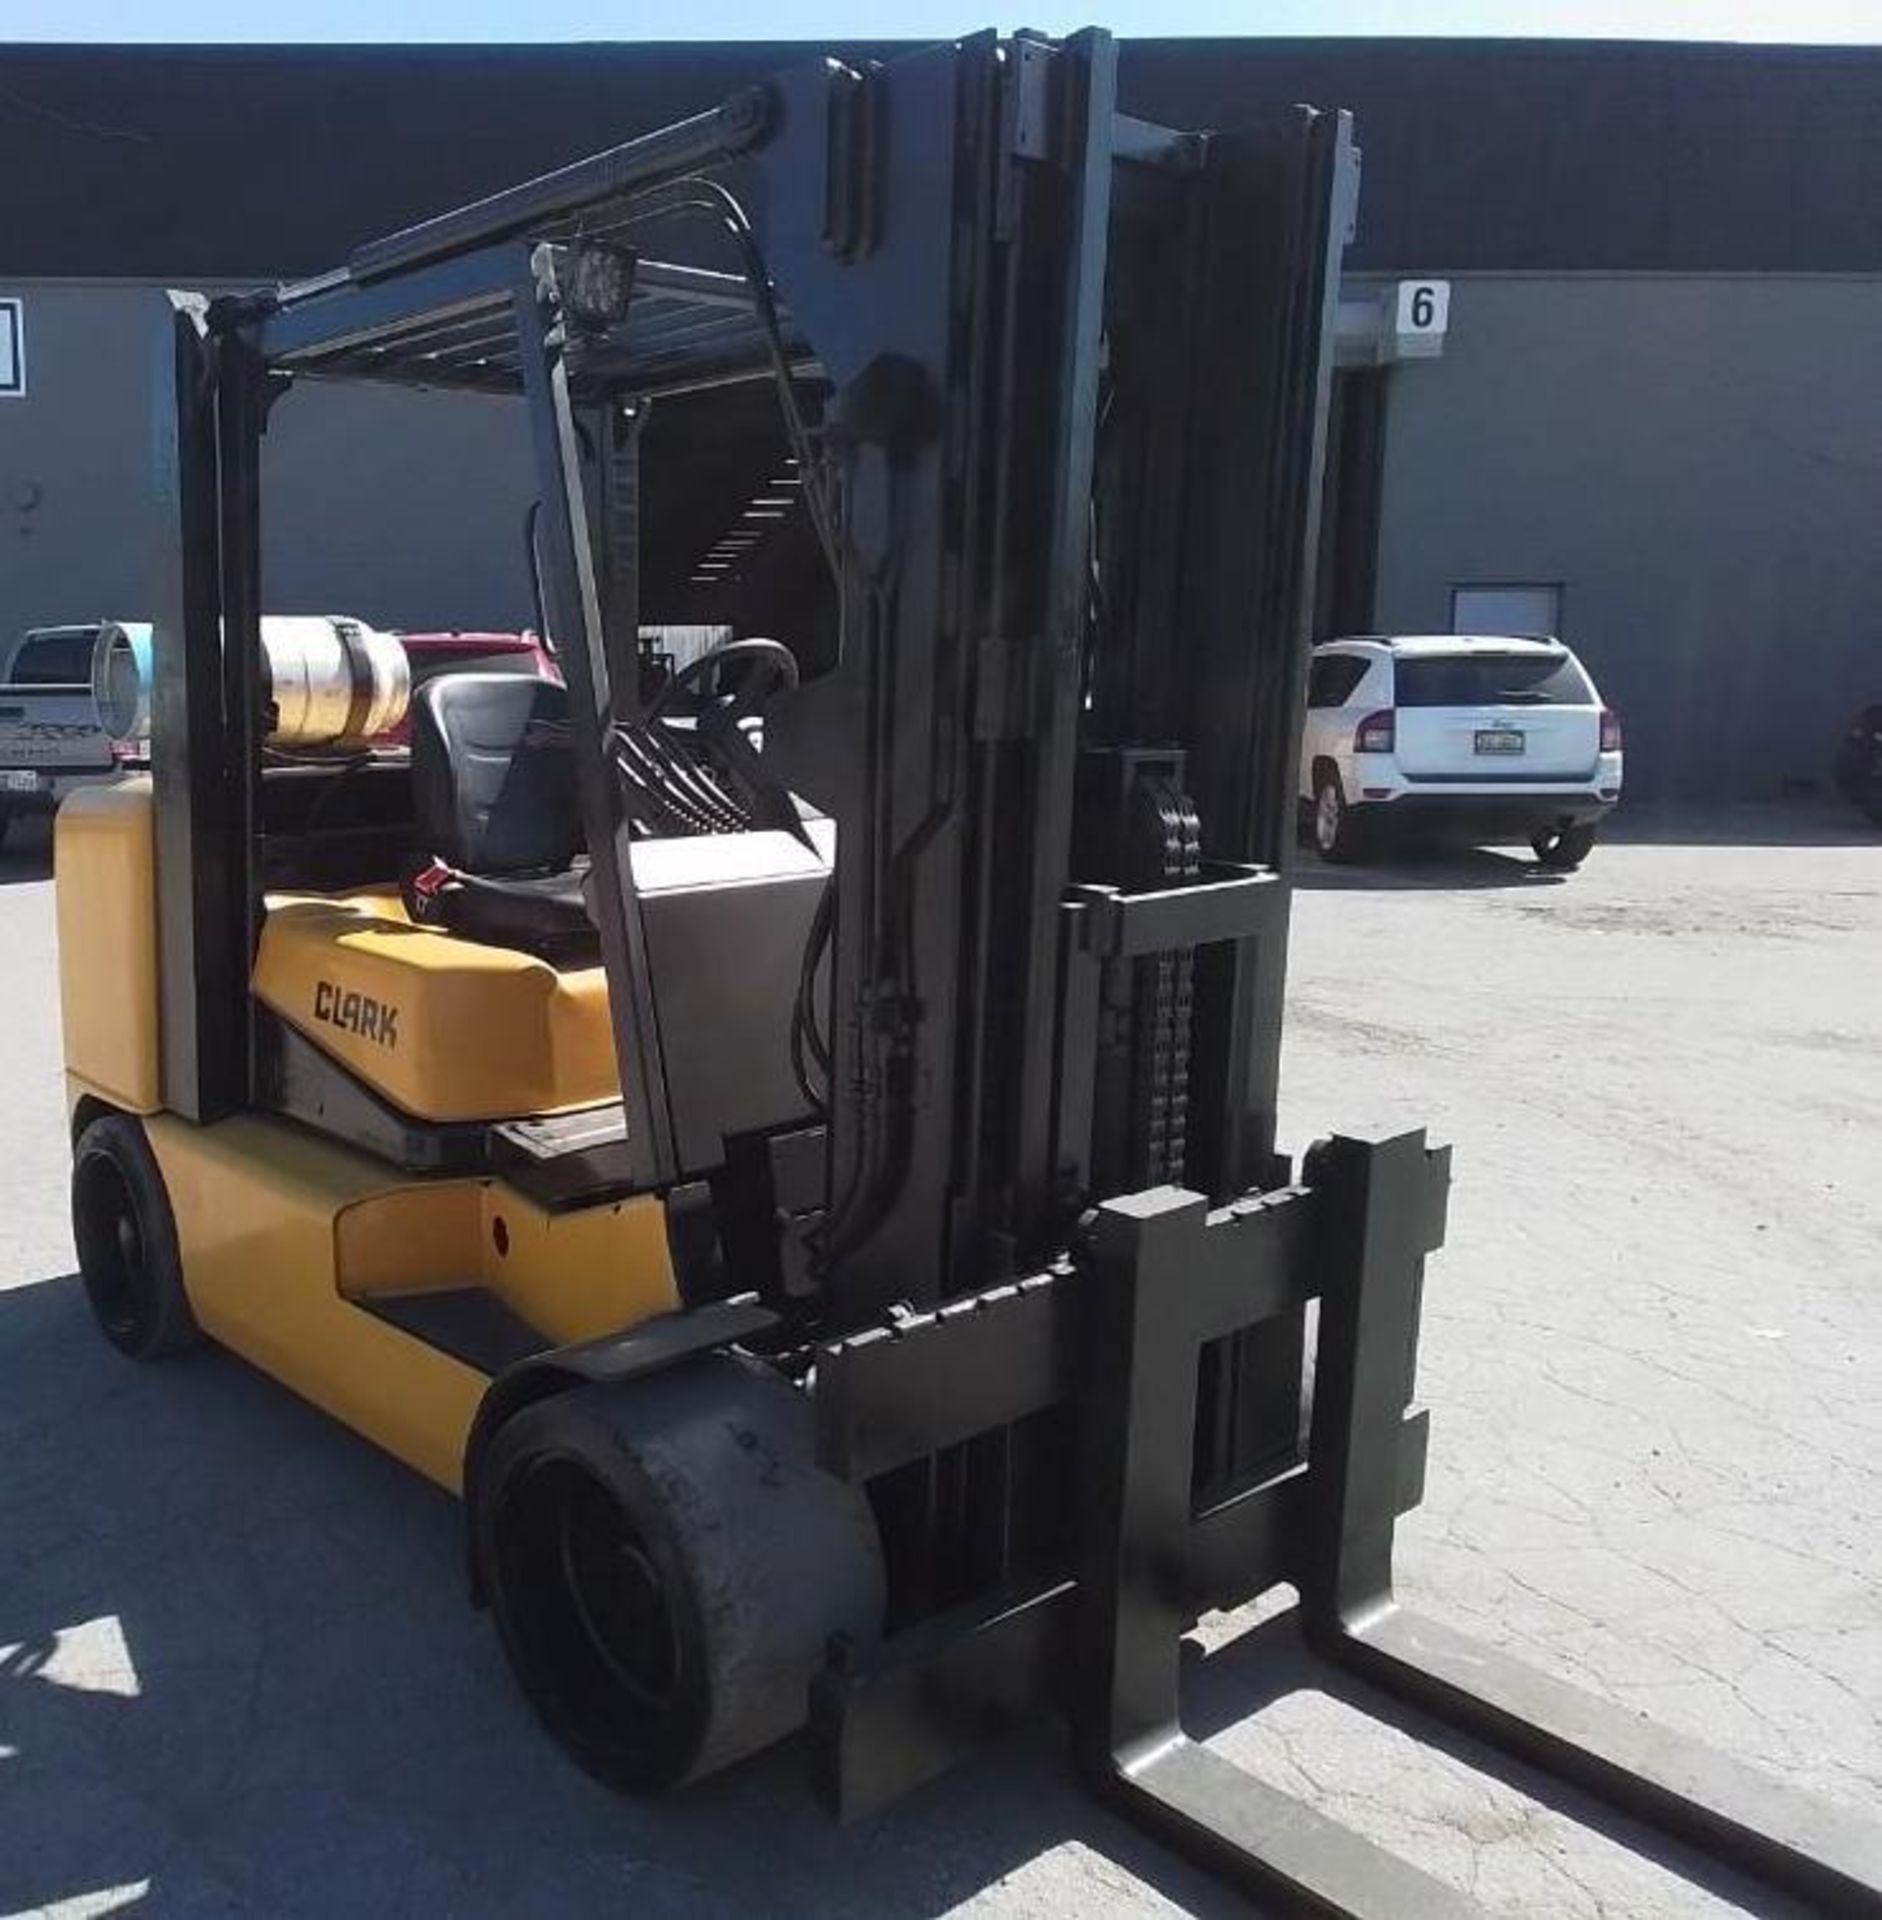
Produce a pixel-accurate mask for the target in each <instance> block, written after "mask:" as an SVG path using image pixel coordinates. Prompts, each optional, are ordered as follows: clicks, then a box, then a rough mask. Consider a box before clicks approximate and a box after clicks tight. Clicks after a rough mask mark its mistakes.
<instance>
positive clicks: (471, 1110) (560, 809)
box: [254, 673, 835, 1171]
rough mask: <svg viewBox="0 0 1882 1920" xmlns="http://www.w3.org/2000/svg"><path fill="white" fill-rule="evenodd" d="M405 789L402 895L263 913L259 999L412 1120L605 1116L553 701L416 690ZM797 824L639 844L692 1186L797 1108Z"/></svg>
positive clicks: (802, 860)
mask: <svg viewBox="0 0 1882 1920" xmlns="http://www.w3.org/2000/svg"><path fill="white" fill-rule="evenodd" d="M410 792H411V804H412V812H413V815H414V816H415V817H414V819H413V820H412V822H411V823H410V825H409V826H408V827H407V829H406V835H407V837H406V841H405V854H404V858H403V863H402V864H403V867H404V872H405V878H404V880H403V882H402V883H401V884H400V885H397V886H394V885H392V884H390V883H386V882H380V883H377V884H366V885H357V884H356V885H354V886H351V887H348V888H341V889H339V890H335V891H311V890H308V889H306V888H304V887H296V888H283V889H281V890H280V891H276V892H273V893H271V894H270V895H269V897H268V899H267V903H266V915H265V918H264V921H263V925H262V929H261V935H260V940H259V945H258V949H257V955H256V963H255V971H254V991H255V995H256V997H257V998H258V999H259V1000H260V1001H261V1002H262V1004H263V1005H264V1006H266V1007H267V1008H269V1009H270V1010H271V1011H272V1012H273V1013H274V1014H276V1015H278V1016H279V1018H280V1019H281V1020H282V1021H283V1022H284V1023H285V1024H286V1025H287V1026H288V1027H290V1028H292V1029H293V1030H294V1031H295V1032H296V1033H298V1034H299V1035H300V1036H301V1037H302V1038H303V1039H305V1040H306V1041H307V1042H308V1043H310V1044H311V1045H312V1046H313V1047H315V1048H317V1049H318V1050H319V1051H320V1052H321V1053H322V1054H324V1055H326V1056H327V1057H328V1058H329V1059H330V1060H332V1061H334V1062H336V1063H337V1064H338V1065H339V1066H341V1067H342V1068H344V1069H345V1071H346V1072H347V1073H348V1074H349V1075H350V1076H352V1077H353V1078H354V1079H356V1080H357V1081H359V1082H361V1083H363V1084H364V1086H365V1087H367V1088H368V1089H369V1090H370V1091H371V1092H372V1093H373V1094H375V1095H377V1096H378V1097H379V1098H380V1099H381V1100H383V1101H385V1102H387V1103H389V1104H390V1106H391V1107H393V1108H394V1109H396V1110H397V1111H398V1113H400V1114H402V1115H404V1116H407V1117H409V1118H410V1119H412V1120H415V1121H418V1122H423V1123H429V1124H431V1125H433V1126H439V1127H449V1126H461V1125H463V1124H465V1123H495V1122H502V1121H509V1120H516V1119H530V1118H547V1117H552V1116H559V1115H568V1114H575V1113H579V1112H581V1111H582V1110H584V1109H590V1108H602V1107H606V1106H609V1105H611V1104H612V1103H614V1102H617V1101H618V1100H619V1099H620V1096H621V1084H620V1075H619V1072H618V1069H617V1065H616V1057H617V1056H616V1049H615V1040H614V1030H613V1019H612V1014H611V1010H610V1005H609V997H608V989H607V976H606V970H605V968H604V966H603V964H602V956H601V946H600V938H599V935H598V934H597V932H596V928H595V924H594V921H593V919H592V918H591V917H590V913H589V892H590V887H591V876H590V872H589V867H588V862H587V860H586V858H585V856H584V855H583V854H582V852H581V846H582V831H581V821H580V810H579V807H578V805H577V802H576V793H575V781H574V774H573V766H572V755H571V751H570V734H569V724H568V696H567V693H566V692H565V690H564V688H563V687H562V686H561V685H560V684H559V683H558V682H555V681H550V680H539V679H526V678H521V677H517V676H512V675H496V674H483V673H461V674H451V675H447V676H443V677H440V678H439V679H436V680H434V681H432V682H430V683H428V684H427V685H426V686H425V687H423V688H422V689H421V690H420V692H419V695H418V697H417V698H416V699H415V700H414V702H413V704H412V747H411V768H410ZM791 818H792V829H794V830H788V829H786V828H785V827H783V826H764V825H747V826H743V827H740V828H739V829H738V830H736V831H722V832H700V831H697V830H695V831H692V832H675V833H669V834H666V835H660V834H649V835H648V836H647V837H644V838H640V839H637V840H636V841H635V842H634V843H633V847H632V874H633V881H634V893H635V898H636V904H637V908H638V913H637V920H638V925H639V927H640V929H641V934H642V937H643V939H644V941H645V945H646V953H647V966H648V970H649V973H650V975H651V984H652V988H653V994H654V999H655V1002H656V1004H657V1006H658V1009H659V1039H660V1046H659V1056H658V1057H659V1059H660V1063H661V1069H662V1075H663V1078H664V1082H665V1086H664V1095H665V1103H666V1107H667V1111H668V1113H669V1115H670V1117H671V1122H672V1129H673V1134H674V1140H675V1146H676V1149H677V1152H678V1156H679V1159H680V1162H681V1165H682V1167H683V1168H684V1169H685V1170H687V1171H703V1170H705V1169H707V1168H710V1167H713V1166H716V1165H718V1164H719V1162H720V1161H721V1160H722V1159H723V1158H724V1155H725V1144H724V1143H725V1140H726V1138H727V1136H729V1135H737V1134H741V1133H744V1132H748V1131H752V1130H756V1129H761V1128H770V1127H776V1126H779V1125H781V1124H785V1123H788V1122H790V1121H792V1120H794V1119H796V1118H798V1117H799V1116H800V1115H801V1114H802V1113H804V1112H805V1111H806V1110H807V1105H808V1102H807V1100H806V1097H805V1094H804V1092H803V1091H802V1089H801V1085H800V1082H799V1078H798V1075H797V1072H796V1069H795V1068H794V1066H793V1060H792V1044H791V1042H792V1031H793V1020H794V1015H795V1010H796V1008H797V1005H798V1001H799V997H800V995H801V993H802V991H803V978H804V973H805V970H806V965H807V959H806V956H807V954H808V953H809V952H810V949H811V947H812V945H813V942H814V939H815V937H816V934H817V921H818V910H819V907H820V905H821V903H822V901H823V898H824V894H825V891H826V888H827V885H828V877H829V870H830V862H831V857H832V854H833V850H834V844H835V828H834V825H833V823H832V822H830V821H828V820H825V819H822V818H816V817H810V818H801V819H800V818H798V817H797V815H796V813H795V812H793V814H792V817H791ZM318 837H319V836H316V838H318ZM299 851H300V854H301V856H302V858H303V859H305V858H306V857H307V856H308V854H309V853H310V852H311V851H312V850H311V849H310V848H309V847H308V846H307V844H306V843H305V842H303V843H302V844H301V846H300V849H299ZM728 962H729V964H728ZM304 1117H310V1118H314V1119H316V1122H318V1118H319V1116H317V1115H309V1116H304Z"/></svg>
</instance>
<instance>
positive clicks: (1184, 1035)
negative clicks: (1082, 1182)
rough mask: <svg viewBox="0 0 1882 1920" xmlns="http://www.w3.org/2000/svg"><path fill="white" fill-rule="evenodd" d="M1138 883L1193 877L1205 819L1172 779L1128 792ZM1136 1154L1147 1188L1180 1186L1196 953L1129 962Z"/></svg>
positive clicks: (1146, 782) (1144, 781) (1148, 781)
mask: <svg viewBox="0 0 1882 1920" xmlns="http://www.w3.org/2000/svg"><path fill="white" fill-rule="evenodd" d="M1131 801H1132V806H1131V814H1132V820H1131V825H1132V829H1133V832H1132V849H1131V851H1132V856H1133V857H1132V863H1131V864H1132V871H1131V872H1130V874H1129V876H1128V878H1129V884H1130V885H1131V886H1133V887H1135V888H1139V889H1142V888H1147V887H1159V886H1166V887H1167V886H1175V885H1179V884H1181V883H1182V882H1183V881H1185V880H1193V879H1195V878H1196V876H1197V873H1198V872H1199V870H1200V867H1201V863H1202V823H1201V821H1200V820H1199V819H1198V818H1197V814H1196V808H1195V803H1194V802H1193V801H1192V800H1191V799H1190V798H1189V796H1188V795H1187V794H1186V793H1184V792H1183V791H1182V789H1181V788H1180V787H1178V786H1177V785H1176V783H1175V782H1174V781H1172V780H1168V779H1163V778H1156V777H1149V776H1146V777H1143V778H1141V779H1139V781H1138V782H1137V785H1136V788H1135V790H1134V792H1133V793H1132V796H1131ZM1131 964H1132V968H1133V979H1132V995H1131V1001H1132V1006H1131V1012H1132V1029H1133V1031H1132V1047H1131V1157H1132V1160H1133V1162H1134V1168H1133V1171H1134V1174H1135V1177H1136V1178H1137V1179H1139V1180H1140V1181H1141V1182H1142V1183H1143V1184H1144V1185H1145V1186H1162V1185H1166V1184H1168V1185H1180V1184H1181V1182H1182V1179H1183V1171H1184V1160H1185V1149H1186V1147H1187V1144H1188V1132H1189V1037H1190V1015H1191V1011H1192V1008H1193V1005H1194V1000H1195V974H1196V956H1195V953H1194V951H1193V950H1191V949H1187V948H1182V949H1178V950H1176V951H1174V952H1169V953H1159V954H1151V955H1148V956H1146V957H1144V958H1142V959H1140V960H1137V961H1134V962H1132V963H1131Z"/></svg>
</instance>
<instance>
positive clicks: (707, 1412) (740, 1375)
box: [471, 1354, 884, 1790]
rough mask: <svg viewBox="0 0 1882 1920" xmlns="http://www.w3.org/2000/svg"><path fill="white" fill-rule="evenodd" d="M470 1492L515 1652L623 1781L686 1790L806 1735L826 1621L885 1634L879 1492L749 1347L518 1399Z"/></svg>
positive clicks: (574, 1731) (585, 1751) (590, 1757)
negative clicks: (872, 1501)
mask: <svg viewBox="0 0 1882 1920" xmlns="http://www.w3.org/2000/svg"><path fill="white" fill-rule="evenodd" d="M471 1496H472V1512H471V1541H472V1552H473V1554H474V1555H475V1557H476V1562H477V1569H478V1574H479V1577H480V1579H481V1581H482V1586H483V1591H484V1593H485V1594H486V1595H487V1596H488V1598H489V1601H490V1605H491V1610H492V1612H493V1613H494V1614H495V1616H496V1623H497V1630H498V1632H499V1634H500V1635H501V1637H502V1640H503V1646H504V1651H505V1652H506V1653H507V1654H508V1656H509V1660H510V1665H511V1667H512V1668H513V1669H514V1671H515V1673H516V1676H517V1678H518V1680H519V1681H520V1682H521V1684H522V1688H523V1691H524V1693H525V1694H526V1695H527V1696H528V1697H529V1700H530V1703H531V1704H532V1705H533V1706H534V1707H535V1709H536V1712H537V1714H538V1716H539V1717H540V1718H541V1720H542V1722H543V1724H544V1725H545V1726H546V1727H547V1728H548V1730H549V1731H550V1732H551V1733H552V1734H553V1735H554V1736H555V1738H556V1739H557V1740H558V1741H560V1742H561V1744H562V1745H563V1746H564V1747H565V1748H566V1749H567V1750H568V1751H569V1753H570V1754H571V1755H573V1757H574V1758H575V1759H576V1760H577V1761H579V1762H580V1763H581V1765H582V1766H583V1767H585V1768H586V1769H587V1770H588V1771H589V1772H590V1773H592V1774H594V1775H596V1776H597V1777H598V1778H600V1779H602V1780H604V1781H606V1782H607V1783H608V1784H609V1785H611V1786H616V1787H624V1788H628V1789H633V1790H649V1789H658V1788H662V1787H670V1786H677V1785H679V1784H680V1783H681V1782H683V1781H687V1780H697V1779H700V1778H702V1777H703V1776H705V1775H706V1774H709V1773H714V1772H716V1771H718V1770H719V1769H720V1768H722V1767H726V1766H729V1765H730V1764H731V1763H732V1762H733V1761H735V1760H741V1759H743V1758H745V1756H746V1755H748V1754H753V1753H756V1752H758V1751H759V1750H760V1749H761V1748H763V1747H768V1746H770V1745H772V1744H773V1743H774V1742H775V1741H778V1740H781V1739H783V1738H784V1737H785V1736H786V1735H787V1734H790V1733H794V1732H795V1731H796V1730H797V1729H798V1728H799V1727H801V1726H802V1725H803V1724H804V1721H805V1719H806V1717H807V1714H808V1711H809V1693H810V1682H811V1679H812V1677H813V1675H815V1674H816V1673H817V1672H818V1671H819V1670H820V1669H821V1668H822V1666H823V1664H824V1660H825V1653H826V1646H827V1643H828V1641H829V1639H830V1637H831V1636H832V1635H833V1634H838V1633H842V1634H847V1635H850V1636H851V1637H852V1638H854V1639H856V1640H858V1641H859V1642H861V1643H863V1644H867V1643H869V1642H871V1641H873V1640H874V1639H875V1638H876V1636H877V1635H878V1634H879V1633H880V1631H881V1626H882V1610H883V1592H884V1589H883V1573H882V1551H881V1545H880V1542H879V1541H878V1539H877V1537H876V1529H875V1521H874V1519H873V1518H872V1516H871V1514H870V1511H869V1503H868V1501H867V1500H866V1499H865V1497H864V1496H863V1493H862V1491H861V1489H860V1488H856V1487H851V1486H846V1485H845V1484H843V1483H842V1482H841V1481H838V1480H835V1479H832V1478H831V1477H830V1476H829V1475H827V1474H825V1473H823V1472H821V1471H819V1470H818V1468H817V1466H816V1465H815V1462H814V1457H813V1444H812V1433H811V1407H810V1403H809V1401H808V1399H807V1398H806V1397H805V1395H804V1394H803V1393H801V1392H799V1391H798V1390H797V1389H796V1388H794V1387H792V1386H790V1385H789V1384H788V1383H786V1382H785V1381H784V1380H782V1379H780V1378H779V1377H778V1376H777V1375H776V1374H774V1373H772V1372H770V1371H769V1370H768V1369H766V1368H764V1367H761V1366H760V1365H758V1364H757V1363H756V1362H755V1361H750V1360H746V1359H744V1358H742V1357H740V1356H735V1355H731V1354H713V1355H710V1356H708V1357H707V1358H704V1359H702V1360H698V1361H694V1362H691V1363H689V1364H687V1365H685V1366H682V1367H678V1368H676V1369H674V1370H673V1371H672V1372H670V1373H664V1374H657V1375H654V1376H653V1377H651V1378H649V1379H645V1380H637V1381H632V1382H628V1383H625V1384H623V1385H621V1386H618V1387H611V1386H592V1387H580V1388H576V1389H574V1390H573V1391H571V1392H568V1393H563V1394H558V1395H556V1396H554V1397H552V1398H550V1399H547V1400H542V1401H538V1402H537V1403H536V1404H535V1405H533V1406H530V1407H526V1408H524V1409H523V1410H522V1411H521V1412H520V1413H517V1414H515V1415H513V1416H512V1417H511V1418H510V1419H509V1420H507V1421H505V1422H504V1424H503V1425H502V1426H501V1427H499V1428H498V1429H497V1432H496V1433H495V1435H494V1436H493V1437H492V1439H491V1441H490V1445H489V1450H488V1451H487V1452H486V1453H485V1455H484V1456H483V1460H482V1464H481V1466H480V1468H479V1471H478V1474H477V1478H476V1484H475V1485H474V1487H473V1488H472V1489H471Z"/></svg>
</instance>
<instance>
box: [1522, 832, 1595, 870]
mask: <svg viewBox="0 0 1882 1920" xmlns="http://www.w3.org/2000/svg"><path fill="white" fill-rule="evenodd" d="M1595 831H1596V830H1595V829H1594V828H1593V827H1592V826H1581V827H1549V828H1547V829H1545V830H1544V831H1543V832H1541V833H1538V834H1537V835H1535V837H1534V838H1533V839H1532V840H1531V841H1530V842H1529V844H1530V845H1531V846H1532V847H1534V848H1535V850H1536V859H1537V860H1538V861H1539V862H1540V863H1541V864H1542V865H1543V866H1545V867H1547V868H1548V869H1549V871H1550V872H1551V873H1572V872H1573V871H1574V870H1575V869H1576V868H1577V867H1578V866H1580V865H1581V863H1582V862H1583V861H1584V860H1586V859H1587V857H1588V855H1589V854H1590V853H1591V852H1593V850H1594V842H1595Z"/></svg>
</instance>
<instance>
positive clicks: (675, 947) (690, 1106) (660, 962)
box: [634, 822, 829, 1173]
mask: <svg viewBox="0 0 1882 1920" xmlns="http://www.w3.org/2000/svg"><path fill="white" fill-rule="evenodd" d="M820 831H821V832H822V833H823V834H824V835H825V836H826V837H827V835H828V832H829V828H828V823H827V822H825V823H820ZM634 873H635V879H636V882H637V885H638V888H639V893H640V910H641V918H642V921H643V924H644V925H645V927H646V930H647V949H648V955H649V959H650V962H651V965H652V970H653V980H654V991H655V993H656V994H657V995H658V997H659V1002H660V1033H661V1040H662V1044H663V1046H664V1048H665V1058H666V1073H667V1096H668V1102H669V1105H670V1107H671V1110H672V1115H673V1130H674V1134H675V1137H676V1139H677V1141H678V1146H679V1156H680V1164H681V1167H682V1168H683V1169H684V1170H685V1171H686V1172H689V1173H691V1172H698V1171H700V1170H702V1169H705V1168H708V1167H713V1166H716V1165H718V1163H719V1162H720V1161H721V1160H722V1159H723V1158H724V1152H725V1149H724V1144H723V1143H724V1136H725V1135H726V1134H728V1133H741V1132H745V1131H747V1130H750V1129H755V1128H759V1127H775V1126H782V1125H784V1124H786V1123H787V1122H789V1121H792V1120H797V1119H801V1118H803V1117H804V1116H805V1114H806V1112H807V1110H808V1109H807V1106H806V1103H805V1100H804V1097H803V1095H802V1093H801V1092H800V1091H799V1090H798V1086H797V1081H796V1079H795V1077H794V1075H793V1074H792V1072H791V1052H790V1031H791V1006H792V1003H793V1001H794V1000H795V998H796V995H797V981H798V974H799V972H800V970H801V969H802V966H803V961H804V948H805V945H806V943H807V942H808V940H809V938H810V923H811V921H812V919H813V918H814V916H815V914H816V911H817V903H818V901H819V900H821V899H822V898H823V890H824V888H825V887H826V886H827V885H828V884H829V873H828V868H827V867H826V866H825V865H824V864H823V862H822V861H820V860H818V859H816V858H814V857H813V856H812V855H811V854H810V853H808V852H807V851H806V850H805V849H804V848H802V847H800V846H799V845H798V844H797V843H796V842H795V841H793V840H792V839H790V837H789V836H788V835H785V834H782V833H748V834H727V835H711V836H705V837H701V838H698V839H679V840H645V841H642V842H641V843H640V844H639V845H638V846H637V847H636V848H635V858H634ZM728 957H730V959H731V961H732V963H733V964H732V971H731V978H732V979H733V981H734V983H735V989H736V990H735V991H733V992H730V993H728V992H727V991H726V981H727V977H728V976H727V961H728Z"/></svg>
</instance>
